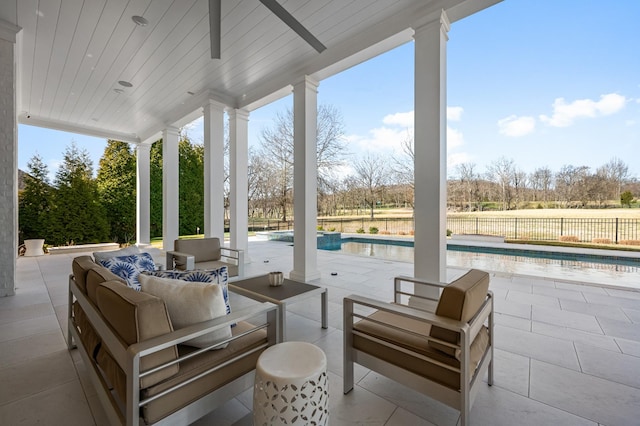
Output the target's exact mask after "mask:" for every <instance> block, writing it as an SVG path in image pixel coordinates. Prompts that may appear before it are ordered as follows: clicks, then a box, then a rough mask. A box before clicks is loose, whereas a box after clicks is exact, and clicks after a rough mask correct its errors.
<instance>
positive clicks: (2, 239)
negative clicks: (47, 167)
mask: <svg viewBox="0 0 640 426" xmlns="http://www.w3.org/2000/svg"><path fill="white" fill-rule="evenodd" d="M0 30H1V31H0V223H2V226H0V297H4V296H12V295H14V294H15V278H16V258H17V257H18V126H17V122H16V75H17V74H16V60H17V54H16V38H15V36H16V34H17V33H18V32H19V31H20V28H19V27H17V26H15V25H13V24H12V23H9V22H6V21H4V20H2V19H0Z"/></svg>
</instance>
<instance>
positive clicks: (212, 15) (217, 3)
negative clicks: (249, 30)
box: [209, 0, 326, 59]
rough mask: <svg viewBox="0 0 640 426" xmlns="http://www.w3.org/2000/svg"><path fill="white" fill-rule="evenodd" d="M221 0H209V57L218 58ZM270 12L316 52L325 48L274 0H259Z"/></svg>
mask: <svg viewBox="0 0 640 426" xmlns="http://www.w3.org/2000/svg"><path fill="white" fill-rule="evenodd" d="M221 3H222V0H209V33H210V36H211V59H220V38H221V37H220V29H221V27H220V20H221V14H220V9H221ZM260 3H262V4H263V5H265V6H266V7H267V9H269V10H270V11H271V12H272V13H274V14H275V15H276V16H277V17H278V18H280V20H282V22H284V23H285V24H287V25H288V26H289V28H291V29H292V30H293V31H294V32H295V33H296V34H298V35H299V36H300V37H302V39H304V40H305V41H306V42H307V43H309V44H310V45H311V46H312V47H313V48H314V49H315V50H317V51H318V53H321V52H322V51H323V50H325V49H326V47H325V45H324V44H322V43H321V42H320V40H318V39H317V38H316V37H315V36H314V35H313V34H311V32H309V30H307V29H306V28H305V27H304V26H303V25H302V24H301V23H300V22H299V21H298V20H297V19H296V18H294V17H293V15H291V14H290V13H289V12H287V10H286V9H285V8H284V7H282V5H281V4H280V3H278V2H277V1H276V0H260Z"/></svg>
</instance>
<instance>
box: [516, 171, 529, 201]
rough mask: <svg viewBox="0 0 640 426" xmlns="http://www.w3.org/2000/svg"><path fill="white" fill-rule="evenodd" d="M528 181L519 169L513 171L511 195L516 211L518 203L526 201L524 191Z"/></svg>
mask: <svg viewBox="0 0 640 426" xmlns="http://www.w3.org/2000/svg"><path fill="white" fill-rule="evenodd" d="M527 185H528V180H527V174H526V173H525V172H524V171H523V170H521V169H516V168H514V169H513V193H514V203H515V207H516V209H518V208H519V206H520V203H523V202H525V201H526V199H525V198H526V190H527Z"/></svg>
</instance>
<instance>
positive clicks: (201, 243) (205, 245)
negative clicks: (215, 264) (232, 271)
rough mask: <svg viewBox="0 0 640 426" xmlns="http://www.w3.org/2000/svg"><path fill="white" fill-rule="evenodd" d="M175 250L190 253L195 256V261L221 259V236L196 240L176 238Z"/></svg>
mask: <svg viewBox="0 0 640 426" xmlns="http://www.w3.org/2000/svg"><path fill="white" fill-rule="evenodd" d="M174 250H175V251H179V252H181V253H189V254H191V255H193V256H194V261H195V262H196V263H198V262H207V261H209V260H220V257H221V255H222V254H221V252H220V239H219V238H197V239H194V240H175V243H174Z"/></svg>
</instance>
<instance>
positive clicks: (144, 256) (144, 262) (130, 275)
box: [98, 253, 156, 291]
mask: <svg viewBox="0 0 640 426" xmlns="http://www.w3.org/2000/svg"><path fill="white" fill-rule="evenodd" d="M98 263H100V264H101V265H102V266H104V267H105V268H107V269H109V270H110V271H111V272H113V273H114V274H116V275H117V276H119V277H120V278H123V279H124V280H125V281H126V282H127V285H128V286H129V287H131V288H133V289H135V290H138V291H139V290H140V282H139V281H138V275H140V272H143V271H155V269H156V265H155V263H154V262H153V257H151V255H150V254H149V253H140V254H132V255H129V256H117V257H111V258H108V259H103V260H100V261H98Z"/></svg>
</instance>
